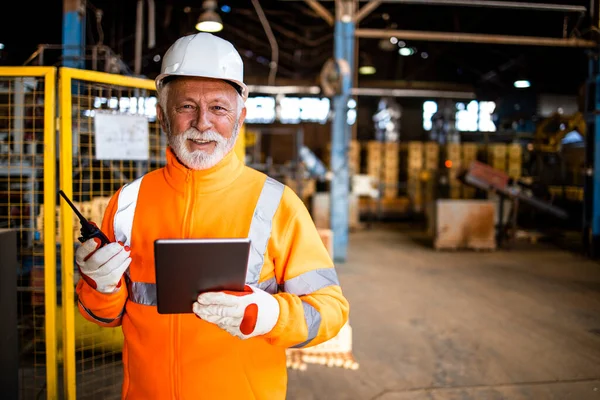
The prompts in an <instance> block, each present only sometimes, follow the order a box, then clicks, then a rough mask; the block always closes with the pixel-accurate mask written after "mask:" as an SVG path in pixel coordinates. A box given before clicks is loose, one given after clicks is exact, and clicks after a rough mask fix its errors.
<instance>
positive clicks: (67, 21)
mask: <svg viewBox="0 0 600 400" xmlns="http://www.w3.org/2000/svg"><path fill="white" fill-rule="evenodd" d="M84 17H85V9H84V8H82V7H81V0H63V35H62V42H63V52H62V54H63V65H64V66H65V67H71V68H85V62H84V59H83V56H84V55H85V20H84Z"/></svg>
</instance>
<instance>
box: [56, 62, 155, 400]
mask: <svg viewBox="0 0 600 400" xmlns="http://www.w3.org/2000/svg"><path fill="white" fill-rule="evenodd" d="M156 101H157V99H156V92H155V86H154V82H153V81H152V80H148V79H140V78H133V77H126V76H121V75H114V74H107V73H102V72H95V71H86V70H78V69H70V68H61V69H60V115H61V127H60V131H61V135H60V186H61V188H62V189H63V190H64V192H65V193H66V194H67V196H69V197H70V198H72V199H73V201H74V203H75V205H77V206H78V207H79V209H80V211H82V213H83V214H84V215H85V216H86V217H87V218H90V219H92V220H95V222H96V223H98V225H100V223H101V222H102V218H103V214H104V209H105V207H106V205H107V202H108V200H109V199H110V197H111V196H112V195H113V194H114V193H115V192H116V191H117V190H118V189H119V188H120V187H121V186H122V185H123V184H125V183H127V182H129V181H131V180H134V179H135V178H137V177H138V176H141V175H142V174H144V173H145V172H147V171H149V170H152V169H155V168H158V167H161V166H162V165H164V162H165V157H164V151H165V148H166V143H165V138H164V137H161V131H160V127H159V123H158V121H157V120H156V115H155V109H156ZM103 112H104V113H109V114H110V113H113V114H115V112H116V114H132V115H138V116H140V115H143V116H145V117H146V119H147V123H148V132H149V138H148V141H149V149H148V151H149V154H148V157H147V160H144V161H139V160H138V161H136V160H126V159H118V160H106V159H99V157H98V155H99V152H98V146H97V144H98V143H97V140H98V137H97V132H96V124H95V122H97V121H96V118H95V116H97V115H98V113H103ZM78 228H79V227H78V224H75V227H74V224H73V213H72V211H71V210H70V209H69V208H68V205H66V204H61V231H62V235H61V244H62V288H63V290H62V304H63V307H62V317H63V325H62V328H63V329H62V331H63V352H64V353H63V354H64V356H63V357H64V392H65V393H64V394H65V398H66V399H75V398H101V399H110V398H115V399H118V398H120V394H121V393H120V389H121V383H122V363H121V359H120V357H121V346H122V340H123V338H122V331H121V328H120V327H119V328H115V329H111V328H100V327H96V326H95V325H93V324H92V323H90V322H88V321H85V320H83V318H82V317H81V315H79V313H78V311H77V307H76V302H75V293H74V288H75V284H76V281H77V279H76V277H75V273H76V272H75V268H74V250H75V246H77V245H78V243H77V241H76V236H77V230H78Z"/></svg>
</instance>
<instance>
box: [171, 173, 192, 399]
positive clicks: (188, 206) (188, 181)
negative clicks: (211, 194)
mask: <svg viewBox="0 0 600 400" xmlns="http://www.w3.org/2000/svg"><path fill="white" fill-rule="evenodd" d="M193 189H194V176H193V174H192V171H190V170H188V171H187V173H186V176H185V185H184V197H185V209H184V214H183V226H182V227H181V237H182V238H184V239H187V238H188V237H189V236H190V228H189V221H190V215H191V213H192V206H193V202H194V201H193V193H194V190H193ZM180 322H181V319H180V316H179V315H174V316H173V342H174V346H173V347H174V349H173V350H174V351H173V367H174V368H173V369H174V371H173V372H174V379H173V386H174V387H173V392H174V395H175V396H174V397H175V399H180V398H181V397H180V393H179V389H180V387H179V386H180V381H179V378H180V373H179V372H180V365H179V364H180V363H179V351H180V348H181V345H180V343H179V339H180V338H179V336H180V333H179V332H180Z"/></svg>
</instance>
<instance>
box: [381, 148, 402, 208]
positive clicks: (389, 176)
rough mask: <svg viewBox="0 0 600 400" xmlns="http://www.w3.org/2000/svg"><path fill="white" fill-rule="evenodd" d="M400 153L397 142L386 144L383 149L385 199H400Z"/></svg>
mask: <svg viewBox="0 0 600 400" xmlns="http://www.w3.org/2000/svg"><path fill="white" fill-rule="evenodd" d="M399 152H400V146H399V144H398V143H397V142H391V143H385V144H384V149H383V177H382V178H383V188H384V189H383V197H384V198H387V199H390V198H395V197H398V179H399V177H400V176H399V169H400V168H399V158H400V157H399Z"/></svg>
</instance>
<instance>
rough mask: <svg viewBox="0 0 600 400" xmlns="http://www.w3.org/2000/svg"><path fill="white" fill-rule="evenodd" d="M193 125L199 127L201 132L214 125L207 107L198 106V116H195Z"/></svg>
mask: <svg viewBox="0 0 600 400" xmlns="http://www.w3.org/2000/svg"><path fill="white" fill-rule="evenodd" d="M192 126H193V127H194V128H196V129H198V130H199V131H200V132H204V131H206V130H208V129H210V128H211V127H212V123H211V122H210V117H209V114H208V112H207V110H206V109H204V108H202V107H198V109H197V111H196V118H194V121H193V125H192Z"/></svg>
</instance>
